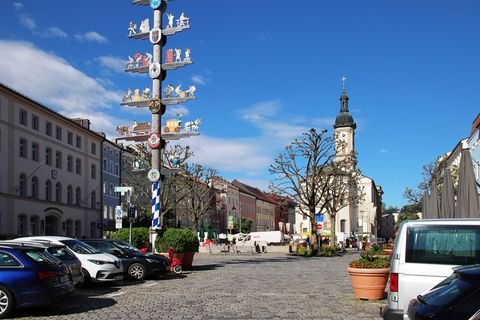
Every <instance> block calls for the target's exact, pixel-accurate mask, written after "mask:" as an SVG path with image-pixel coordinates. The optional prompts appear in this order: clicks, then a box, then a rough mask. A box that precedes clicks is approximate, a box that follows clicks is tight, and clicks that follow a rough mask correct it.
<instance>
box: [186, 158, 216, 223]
mask: <svg viewBox="0 0 480 320" xmlns="http://www.w3.org/2000/svg"><path fill="white" fill-rule="evenodd" d="M216 175H217V171H216V170H215V169H212V168H209V167H204V166H202V165H199V164H184V165H183V173H182V175H181V178H180V179H179V181H178V183H179V185H180V186H181V187H182V189H183V191H182V193H183V198H182V200H181V203H182V204H183V207H184V208H185V209H186V210H187V212H188V215H189V217H190V219H191V221H192V229H193V230H194V231H197V230H198V221H199V220H200V219H201V218H202V217H204V216H205V215H206V214H207V213H208V211H209V210H215V208H216V203H215V202H216V198H217V197H216V195H217V192H218V190H217V189H216V188H215V187H214V186H213V183H212V179H213V177H214V176H216Z"/></svg>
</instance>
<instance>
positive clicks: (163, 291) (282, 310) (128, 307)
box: [14, 252, 384, 320]
mask: <svg viewBox="0 0 480 320" xmlns="http://www.w3.org/2000/svg"><path fill="white" fill-rule="evenodd" d="M358 255H359V254H358V253H357V252H352V253H347V254H346V255H344V256H341V257H330V258H327V257H322V258H320V257H315V258H304V257H298V256H289V255H286V254H273V253H268V254H256V255H250V254H248V255H247V254H244V255H223V254H217V255H209V254H196V256H195V259H194V264H193V270H191V271H188V272H185V274H184V275H182V276H180V277H178V276H177V277H175V276H165V277H162V278H159V279H158V280H155V279H151V280H146V281H141V282H138V281H123V282H121V283H118V284H115V285H92V286H89V287H87V288H82V289H79V290H77V291H76V292H75V293H74V294H73V295H72V296H69V297H67V298H65V299H62V300H61V301H59V302H57V303H54V304H52V305H50V306H48V307H42V308H34V309H24V310H19V311H17V313H16V314H15V315H14V317H15V318H17V319H18V318H20V319H27V318H28V319H32V318H34V319H90V320H99V319H285V320H287V319H381V317H380V315H379V310H380V308H381V307H382V306H383V305H384V301H379V302H371V301H359V300H356V299H354V297H353V292H352V289H351V285H350V279H349V278H348V274H347V271H346V269H347V265H348V262H349V261H351V260H353V259H356V258H358Z"/></svg>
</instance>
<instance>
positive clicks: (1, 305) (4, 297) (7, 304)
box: [0, 286, 14, 318]
mask: <svg viewBox="0 0 480 320" xmlns="http://www.w3.org/2000/svg"><path fill="white" fill-rule="evenodd" d="M13 305H14V302H13V297H12V294H11V293H10V291H8V289H7V288H5V287H3V286H0V318H5V317H7V316H8V314H9V313H10V312H11V311H12V309H13Z"/></svg>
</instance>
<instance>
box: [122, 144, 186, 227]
mask: <svg viewBox="0 0 480 320" xmlns="http://www.w3.org/2000/svg"><path fill="white" fill-rule="evenodd" d="M130 151H131V153H132V154H133V155H134V157H124V158H123V161H122V184H123V185H125V186H131V187H133V188H134V194H135V198H134V201H135V205H136V207H137V210H138V211H139V212H143V213H144V216H140V217H137V220H139V221H143V223H142V224H141V226H146V227H149V226H150V225H151V219H152V212H151V208H152V197H151V195H152V183H151V182H150V181H148V179H147V177H146V173H147V172H148V170H149V169H150V164H151V158H152V155H151V150H150V148H149V147H148V145H147V144H146V143H139V144H135V145H133V146H131V147H130ZM192 155H193V153H192V152H191V151H190V148H189V147H188V146H187V147H182V146H179V145H175V146H173V147H169V148H166V149H164V150H163V153H162V162H163V163H162V177H163V179H161V185H160V202H161V212H160V226H161V228H162V229H164V227H165V225H166V223H167V220H168V219H167V218H168V217H170V216H172V215H173V214H172V213H173V212H174V210H175V208H176V206H177V204H178V203H179V202H181V201H182V200H183V197H182V195H184V194H185V193H183V192H181V188H182V185H179V184H178V183H177V182H178V181H177V179H176V176H177V174H178V169H176V167H178V166H179V165H181V164H182V163H183V162H185V161H186V160H187V159H188V158H190V157H191V156H192ZM137 222H138V221H137ZM135 224H136V225H138V223H135Z"/></svg>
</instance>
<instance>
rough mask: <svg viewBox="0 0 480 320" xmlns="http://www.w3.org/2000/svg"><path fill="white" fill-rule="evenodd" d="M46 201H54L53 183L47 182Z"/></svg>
mask: <svg viewBox="0 0 480 320" xmlns="http://www.w3.org/2000/svg"><path fill="white" fill-rule="evenodd" d="M45 200H47V201H52V181H50V180H47V182H45Z"/></svg>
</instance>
